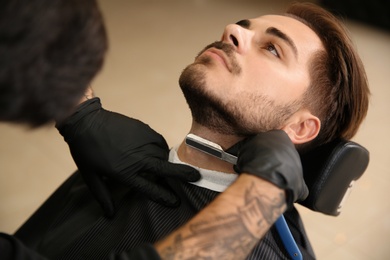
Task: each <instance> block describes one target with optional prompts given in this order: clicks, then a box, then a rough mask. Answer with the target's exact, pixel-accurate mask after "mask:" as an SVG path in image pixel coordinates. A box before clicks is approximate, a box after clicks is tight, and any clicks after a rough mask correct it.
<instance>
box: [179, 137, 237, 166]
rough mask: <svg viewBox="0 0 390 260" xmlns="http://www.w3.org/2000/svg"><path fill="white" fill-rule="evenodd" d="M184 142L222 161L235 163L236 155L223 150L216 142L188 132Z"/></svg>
mask: <svg viewBox="0 0 390 260" xmlns="http://www.w3.org/2000/svg"><path fill="white" fill-rule="evenodd" d="M185 142H186V144H187V145H188V146H191V147H192V148H195V149H197V150H199V151H201V152H203V153H206V154H209V155H211V156H214V157H217V158H219V159H220V160H222V161H226V162H229V163H231V164H234V165H235V164H236V163H237V156H234V155H232V154H230V153H227V152H225V151H224V150H223V149H222V147H221V146H220V145H218V144H216V143H213V142H211V141H209V140H206V139H204V138H202V137H199V136H197V135H194V134H188V135H187V136H186V139H185Z"/></svg>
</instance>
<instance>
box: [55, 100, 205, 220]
mask: <svg viewBox="0 0 390 260" xmlns="http://www.w3.org/2000/svg"><path fill="white" fill-rule="evenodd" d="M56 127H57V129H58V130H59V132H60V133H61V135H62V136H63V137H64V139H65V141H66V142H67V143H68V145H69V148H70V151H71V154H72V157H73V159H74V161H75V163H76V165H77V167H78V168H79V170H80V173H81V174H82V175H83V178H84V180H85V182H86V183H87V185H88V186H89V188H90V190H91V191H92V193H93V194H94V195H95V197H96V199H97V200H98V202H99V203H100V205H101V207H102V208H103V210H104V212H105V213H106V215H107V216H109V217H110V216H113V214H114V204H113V201H112V198H111V195H110V192H109V190H108V188H107V186H106V183H105V182H104V178H111V179H114V180H116V181H119V182H121V183H122V184H125V185H127V186H129V187H130V188H132V189H135V190H137V191H139V192H141V193H143V194H144V195H146V196H148V197H149V198H150V199H152V200H154V201H156V202H158V203H162V204H164V205H167V206H174V205H177V204H178V202H179V201H178V198H177V197H176V196H175V195H174V194H173V193H172V192H170V191H169V190H167V189H165V188H164V187H163V186H162V185H160V184H157V183H156V182H155V181H152V179H153V180H154V179H155V178H156V177H174V178H178V179H180V180H182V181H197V180H198V179H199V178H200V174H199V172H198V171H197V170H195V169H193V168H192V167H190V166H187V165H182V164H173V163H170V162H168V154H169V149H168V145H167V143H166V141H165V139H164V138H163V137H162V136H161V135H160V134H158V133H157V132H155V131H154V130H153V129H151V128H150V127H149V126H148V125H146V124H144V123H142V122H141V121H138V120H136V119H132V118H129V117H126V116H124V115H121V114H118V113H113V112H110V111H107V110H105V109H103V108H102V106H101V103H100V99H99V98H93V99H91V100H88V101H86V102H84V103H82V104H81V105H80V106H79V107H78V109H77V111H76V112H75V113H74V114H73V115H71V116H70V117H69V118H68V119H66V120H65V122H62V123H61V124H57V125H56Z"/></svg>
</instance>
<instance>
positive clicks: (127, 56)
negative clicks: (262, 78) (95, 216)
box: [0, 0, 390, 260]
mask: <svg viewBox="0 0 390 260" xmlns="http://www.w3.org/2000/svg"><path fill="white" fill-rule="evenodd" d="M99 2H100V6H101V9H102V12H103V15H104V17H105V21H106V26H107V30H108V34H109V41H110V49H109V53H108V55H107V58H106V63H105V66H104V68H103V70H102V72H101V73H100V74H99V75H98V77H97V78H96V79H95V80H94V81H93V82H92V86H93V88H94V90H95V93H96V95H97V96H99V97H100V98H101V99H102V103H103V106H104V107H105V108H106V109H108V110H113V111H116V112H120V113H123V114H125V115H128V116H130V117H135V118H138V119H141V120H142V121H144V122H146V123H148V124H149V125H150V126H151V127H152V128H154V129H155V130H156V131H158V132H160V133H161V134H162V135H163V136H165V138H166V140H167V141H168V144H169V145H170V146H173V145H175V144H177V143H179V142H181V141H182V139H183V138H184V136H185V135H186V133H187V132H188V130H189V127H190V123H191V120H190V112H189V110H188V107H187V105H186V103H185V100H184V98H183V96H182V93H181V91H180V89H179V86H178V83H177V81H178V77H179V75H180V73H181V71H182V69H183V68H184V67H185V66H186V65H188V64H189V63H191V62H192V61H193V59H194V57H195V55H196V54H197V53H198V52H199V51H200V50H201V49H202V48H203V47H204V46H206V45H207V44H209V43H211V42H213V41H215V40H218V39H220V36H221V35H222V31H223V29H224V27H225V25H227V24H229V23H235V22H237V21H238V20H241V19H244V18H254V17H257V16H260V15H263V14H271V13H280V12H282V11H283V10H285V8H286V6H287V5H288V4H289V2H290V1H287V0H284V1H282V0H273V1H261V0H257V1H254V0H253V1H251V0H224V1H223V0H209V1H207V0H185V1H180V0H165V1H160V0H100V1H99ZM311 2H317V3H319V4H323V5H326V6H328V7H331V8H332V10H338V12H339V13H342V14H343V20H344V21H345V23H346V26H347V28H348V29H349V31H350V32H351V35H352V38H353V40H354V42H355V44H356V46H357V49H358V51H359V52H360V55H361V58H362V60H363V63H364V64H365V67H366V71H367V75H368V79H369V82H370V86H371V91H372V97H371V103H370V110H369V113H368V117H367V119H366V121H365V122H364V124H363V125H362V127H361V129H360V131H359V133H358V135H357V136H356V137H355V138H354V141H356V142H358V143H360V144H361V145H363V146H365V147H366V148H367V149H368V150H369V151H370V156H371V159H370V165H369V167H368V169H367V171H366V172H365V174H364V175H363V177H362V178H361V179H360V180H359V181H358V182H357V184H356V185H355V188H354V190H353V191H352V193H351V195H350V197H349V199H348V201H347V203H346V205H345V207H344V210H343V212H342V213H341V215H340V216H338V217H330V216H325V215H321V214H319V213H315V212H312V211H310V210H308V209H306V208H303V207H300V206H298V207H299V211H300V212H301V215H302V217H303V220H304V223H305V226H306V229H307V232H308V235H309V238H310V239H311V242H312V244H313V247H314V249H315V252H316V255H317V257H318V259H378V260H382V259H390V248H389V246H388V243H389V242H388V241H389V240H390V217H389V216H388V214H389V213H390V203H389V202H388V199H389V198H390V196H389V195H390V191H389V190H390V189H389V186H390V168H389V165H388V164H387V163H388V162H390V155H389V152H387V149H388V147H390V138H389V137H388V134H389V133H390V116H389V115H390V113H389V112H390V102H389V100H390V88H389V84H388V83H387V82H388V79H387V77H388V76H389V72H390V70H389V68H390V30H389V23H388V21H389V17H390V14H388V12H389V10H390V8H388V6H386V4H385V1H366V2H367V3H365V6H362V5H361V6H359V5H357V2H356V1H324V2H318V1H311ZM387 5H388V4H387ZM386 12H387V14H385V13H386ZM75 169H76V166H75V164H74V162H73V160H72V158H71V156H70V154H69V150H68V147H67V145H66V144H65V142H64V141H63V140H62V137H61V136H60V135H59V134H58V132H57V130H56V129H55V128H54V126H53V125H50V126H47V127H45V128H42V129H38V130H34V131H31V130H29V129H26V128H22V127H20V126H15V125H9V124H4V123H2V124H0V172H1V173H0V231H2V232H8V233H12V232H14V231H15V230H16V229H17V228H18V226H20V225H21V224H22V223H23V222H24V221H25V220H26V219H27V218H28V217H29V216H30V215H31V214H32V213H33V212H34V211H35V209H37V207H38V206H39V205H40V204H41V203H42V202H43V201H44V200H45V199H46V198H47V197H48V196H49V195H50V194H51V193H52V192H53V191H54V190H55V189H56V188H57V187H58V186H59V185H60V184H61V183H62V182H63V181H64V180H65V179H66V178H67V177H68V176H69V175H70V174H71V173H73V172H74V171H75Z"/></svg>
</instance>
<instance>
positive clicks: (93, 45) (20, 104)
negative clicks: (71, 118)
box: [0, 0, 107, 126]
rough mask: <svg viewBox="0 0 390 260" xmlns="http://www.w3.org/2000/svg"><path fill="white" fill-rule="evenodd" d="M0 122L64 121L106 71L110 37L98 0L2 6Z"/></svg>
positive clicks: (42, 0)
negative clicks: (105, 59) (102, 68)
mask: <svg viewBox="0 0 390 260" xmlns="http://www.w3.org/2000/svg"><path fill="white" fill-rule="evenodd" d="M0 39H1V40H0V121H10V122H18V123H26V124H28V125H30V126H39V125H42V124H44V123H47V122H49V121H51V120H61V118H63V117H65V116H66V115H67V114H68V113H69V112H70V111H71V109H72V108H73V107H74V106H75V105H76V104H77V102H78V101H79V100H80V99H81V97H82V95H83V93H84V91H85V89H86V88H87V87H88V85H89V84H90V82H91V80H92V79H93V77H94V76H95V75H96V74H97V72H98V71H99V70H100V69H101V67H102V64H103V59H104V55H105V52H106V50H107V37H106V32H105V28H104V24H103V19H102V16H101V13H100V10H99V8H98V6H97V3H96V1H95V0H82V1H80V0H34V1H13V0H5V1H1V4H0Z"/></svg>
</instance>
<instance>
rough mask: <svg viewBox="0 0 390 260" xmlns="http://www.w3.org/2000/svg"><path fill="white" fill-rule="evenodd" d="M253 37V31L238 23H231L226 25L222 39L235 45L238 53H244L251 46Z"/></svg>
mask: <svg viewBox="0 0 390 260" xmlns="http://www.w3.org/2000/svg"><path fill="white" fill-rule="evenodd" d="M252 37H253V32H252V31H250V30H248V29H245V28H244V27H242V26H240V25H237V24H229V25H228V26H226V27H225V31H224V32H223V35H222V41H223V42H227V43H230V44H232V45H234V46H235V47H236V50H237V52H238V53H240V54H244V53H245V52H247V51H248V49H249V47H250V42H251V39H252Z"/></svg>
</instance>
